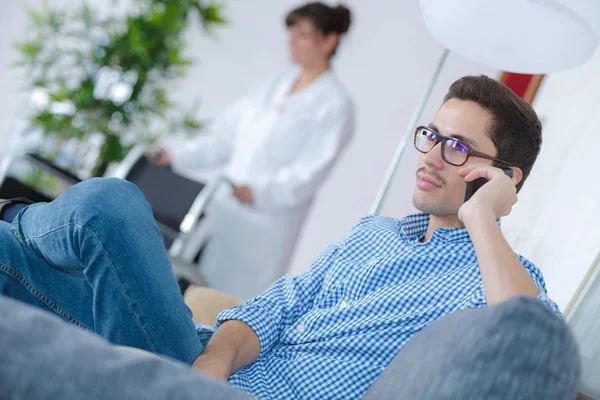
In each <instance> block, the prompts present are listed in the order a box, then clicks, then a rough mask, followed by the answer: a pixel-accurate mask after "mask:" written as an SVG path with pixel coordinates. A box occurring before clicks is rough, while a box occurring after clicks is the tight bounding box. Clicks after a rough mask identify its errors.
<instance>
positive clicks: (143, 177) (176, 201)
mask: <svg viewBox="0 0 600 400" xmlns="http://www.w3.org/2000/svg"><path fill="white" fill-rule="evenodd" d="M125 179H126V180H128V181H130V182H132V183H135V184H136V185H137V186H138V187H139V188H140V189H141V190H142V192H143V193H144V195H145V196H146V199H147V200H148V202H149V203H150V206H151V207H152V211H153V212H154V218H156V220H157V221H158V222H159V223H160V224H163V225H165V226H167V227H168V228H170V229H172V230H174V231H177V232H179V231H180V229H179V227H180V225H181V222H182V221H183V219H184V218H185V216H186V214H187V213H188V211H189V210H190V208H191V207H192V204H193V203H194V200H195V199H196V197H197V196H198V194H199V193H200V191H201V190H202V188H203V187H204V184H202V183H199V182H196V181H193V180H191V179H188V178H185V177H183V176H181V175H178V174H176V173H175V172H173V170H172V169H171V168H168V167H160V166H157V165H155V164H153V163H151V162H149V161H148V160H147V159H146V157H140V158H139V159H138V160H137V162H136V163H135V164H134V165H133V167H132V168H131V169H130V170H129V172H128V173H127V175H126V176H125Z"/></svg>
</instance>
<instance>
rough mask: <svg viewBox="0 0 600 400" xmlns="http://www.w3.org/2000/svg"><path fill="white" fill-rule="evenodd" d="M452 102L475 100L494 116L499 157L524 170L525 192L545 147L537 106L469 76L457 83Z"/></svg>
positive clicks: (493, 135)
mask: <svg viewBox="0 0 600 400" xmlns="http://www.w3.org/2000/svg"><path fill="white" fill-rule="evenodd" d="M450 99H458V100H470V101H474V102H475V103H477V104H479V105H480V106H481V107H483V108H484V109H486V110H487V111H488V112H489V113H490V114H492V119H493V122H492V126H491V128H490V137H491V139H492V142H494V145H495V146H496V149H497V151H498V152H497V154H496V158H499V159H501V160H503V161H506V162H509V163H511V164H512V165H514V166H517V167H519V168H521V170H522V171H523V179H522V180H521V182H519V184H518V185H517V190H521V187H522V186H523V183H524V182H525V179H527V177H528V176H529V173H530V172H531V169H532V168H533V164H534V163H535V160H536V158H537V156H538V154H539V153H540V150H541V148H542V123H541V122H540V119H539V118H538V116H537V114H536V113H535V111H534V110H533V107H531V105H530V104H529V103H527V102H526V101H525V100H523V99H522V98H520V97H519V96H517V95H516V94H515V93H514V92H513V91H512V90H510V89H509V88H507V87H506V86H504V85H503V84H502V83H500V82H498V81H496V80H494V79H492V78H490V77H488V76H485V75H480V76H465V77H464V78H460V79H459V80H457V81H456V82H454V83H453V84H452V86H450V89H449V90H448V94H446V97H444V103H445V102H446V101H448V100H450ZM495 165H496V166H498V167H503V166H502V165H500V164H495Z"/></svg>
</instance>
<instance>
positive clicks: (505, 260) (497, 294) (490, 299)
mask: <svg viewBox="0 0 600 400" xmlns="http://www.w3.org/2000/svg"><path fill="white" fill-rule="evenodd" d="M467 221H468V222H465V227H467V230H468V231H469V235H470V236H471V241H472V242H473V246H474V247H475V253H476V254H477V261H478V262H479V269H480V272H481V280H482V281H483V287H484V289H485V297H486V302H487V304H488V305H490V306H491V305H494V304H498V303H501V302H503V301H505V300H508V299H510V298H512V297H515V296H518V295H527V296H532V297H536V296H537V295H538V294H539V290H538V288H537V286H536V285H535V283H534V282H533V281H532V280H531V278H530V277H529V274H528V273H527V271H526V270H525V268H524V266H523V264H522V263H521V261H520V260H519V259H518V257H517V256H516V254H515V253H514V251H513V250H512V249H511V248H510V246H509V244H508V243H507V242H506V239H505V238H504V235H502V232H501V231H500V228H499V227H498V223H497V222H496V220H495V218H494V217H493V215H492V216H490V215H486V213H485V212H483V211H480V212H478V213H474V214H473V216H472V217H471V218H470V219H468V220H467Z"/></svg>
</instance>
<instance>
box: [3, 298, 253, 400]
mask: <svg viewBox="0 0 600 400" xmlns="http://www.w3.org/2000/svg"><path fill="white" fill-rule="evenodd" d="M0 315H2V318H0V360H2V362H0V388H1V389H0V392H1V396H0V397H2V398H3V399H12V400H59V399H60V400H62V399H88V400H100V399H102V400H109V399H132V400H137V399H153V400H160V399H169V400H170V399H194V400H196V399H199V398H201V399H206V400H221V399H222V400H225V399H231V400H249V397H248V396H247V395H245V394H243V393H241V392H238V391H237V390H236V389H234V388H232V387H229V386H227V385H226V384H224V383H219V382H216V381H212V380H210V379H208V378H206V377H204V376H202V375H200V374H199V373H197V372H195V371H193V370H191V369H190V368H188V367H186V366H184V365H183V364H179V363H174V362H169V361H166V360H161V359H159V358H155V357H148V356H144V355H140V354H137V353H133V352H129V351H127V350H124V349H118V348H116V347H114V346H111V345H110V344H108V343H106V342H105V341H104V340H102V339H101V338H100V337H98V336H96V335H92V334H90V333H88V332H84V331H83V330H80V329H77V328H76V327H74V326H70V325H69V324H66V323H64V322H62V321H60V319H58V318H56V317H55V316H53V315H50V314H49V313H45V312H42V311H39V310H36V309H34V308H32V307H28V306H26V305H23V304H19V303H16V302H14V301H13V300H9V299H7V298H4V297H3V296H0Z"/></svg>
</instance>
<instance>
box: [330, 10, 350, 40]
mask: <svg viewBox="0 0 600 400" xmlns="http://www.w3.org/2000/svg"><path fill="white" fill-rule="evenodd" d="M351 14H352V13H351V12H350V9H349V8H348V7H346V6H344V5H342V4H340V5H338V6H337V7H334V8H333V9H332V14H331V19H330V23H331V27H332V30H333V31H334V32H337V33H339V34H340V35H342V34H344V33H346V32H348V30H349V29H350V24H351V23H352V15H351Z"/></svg>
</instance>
